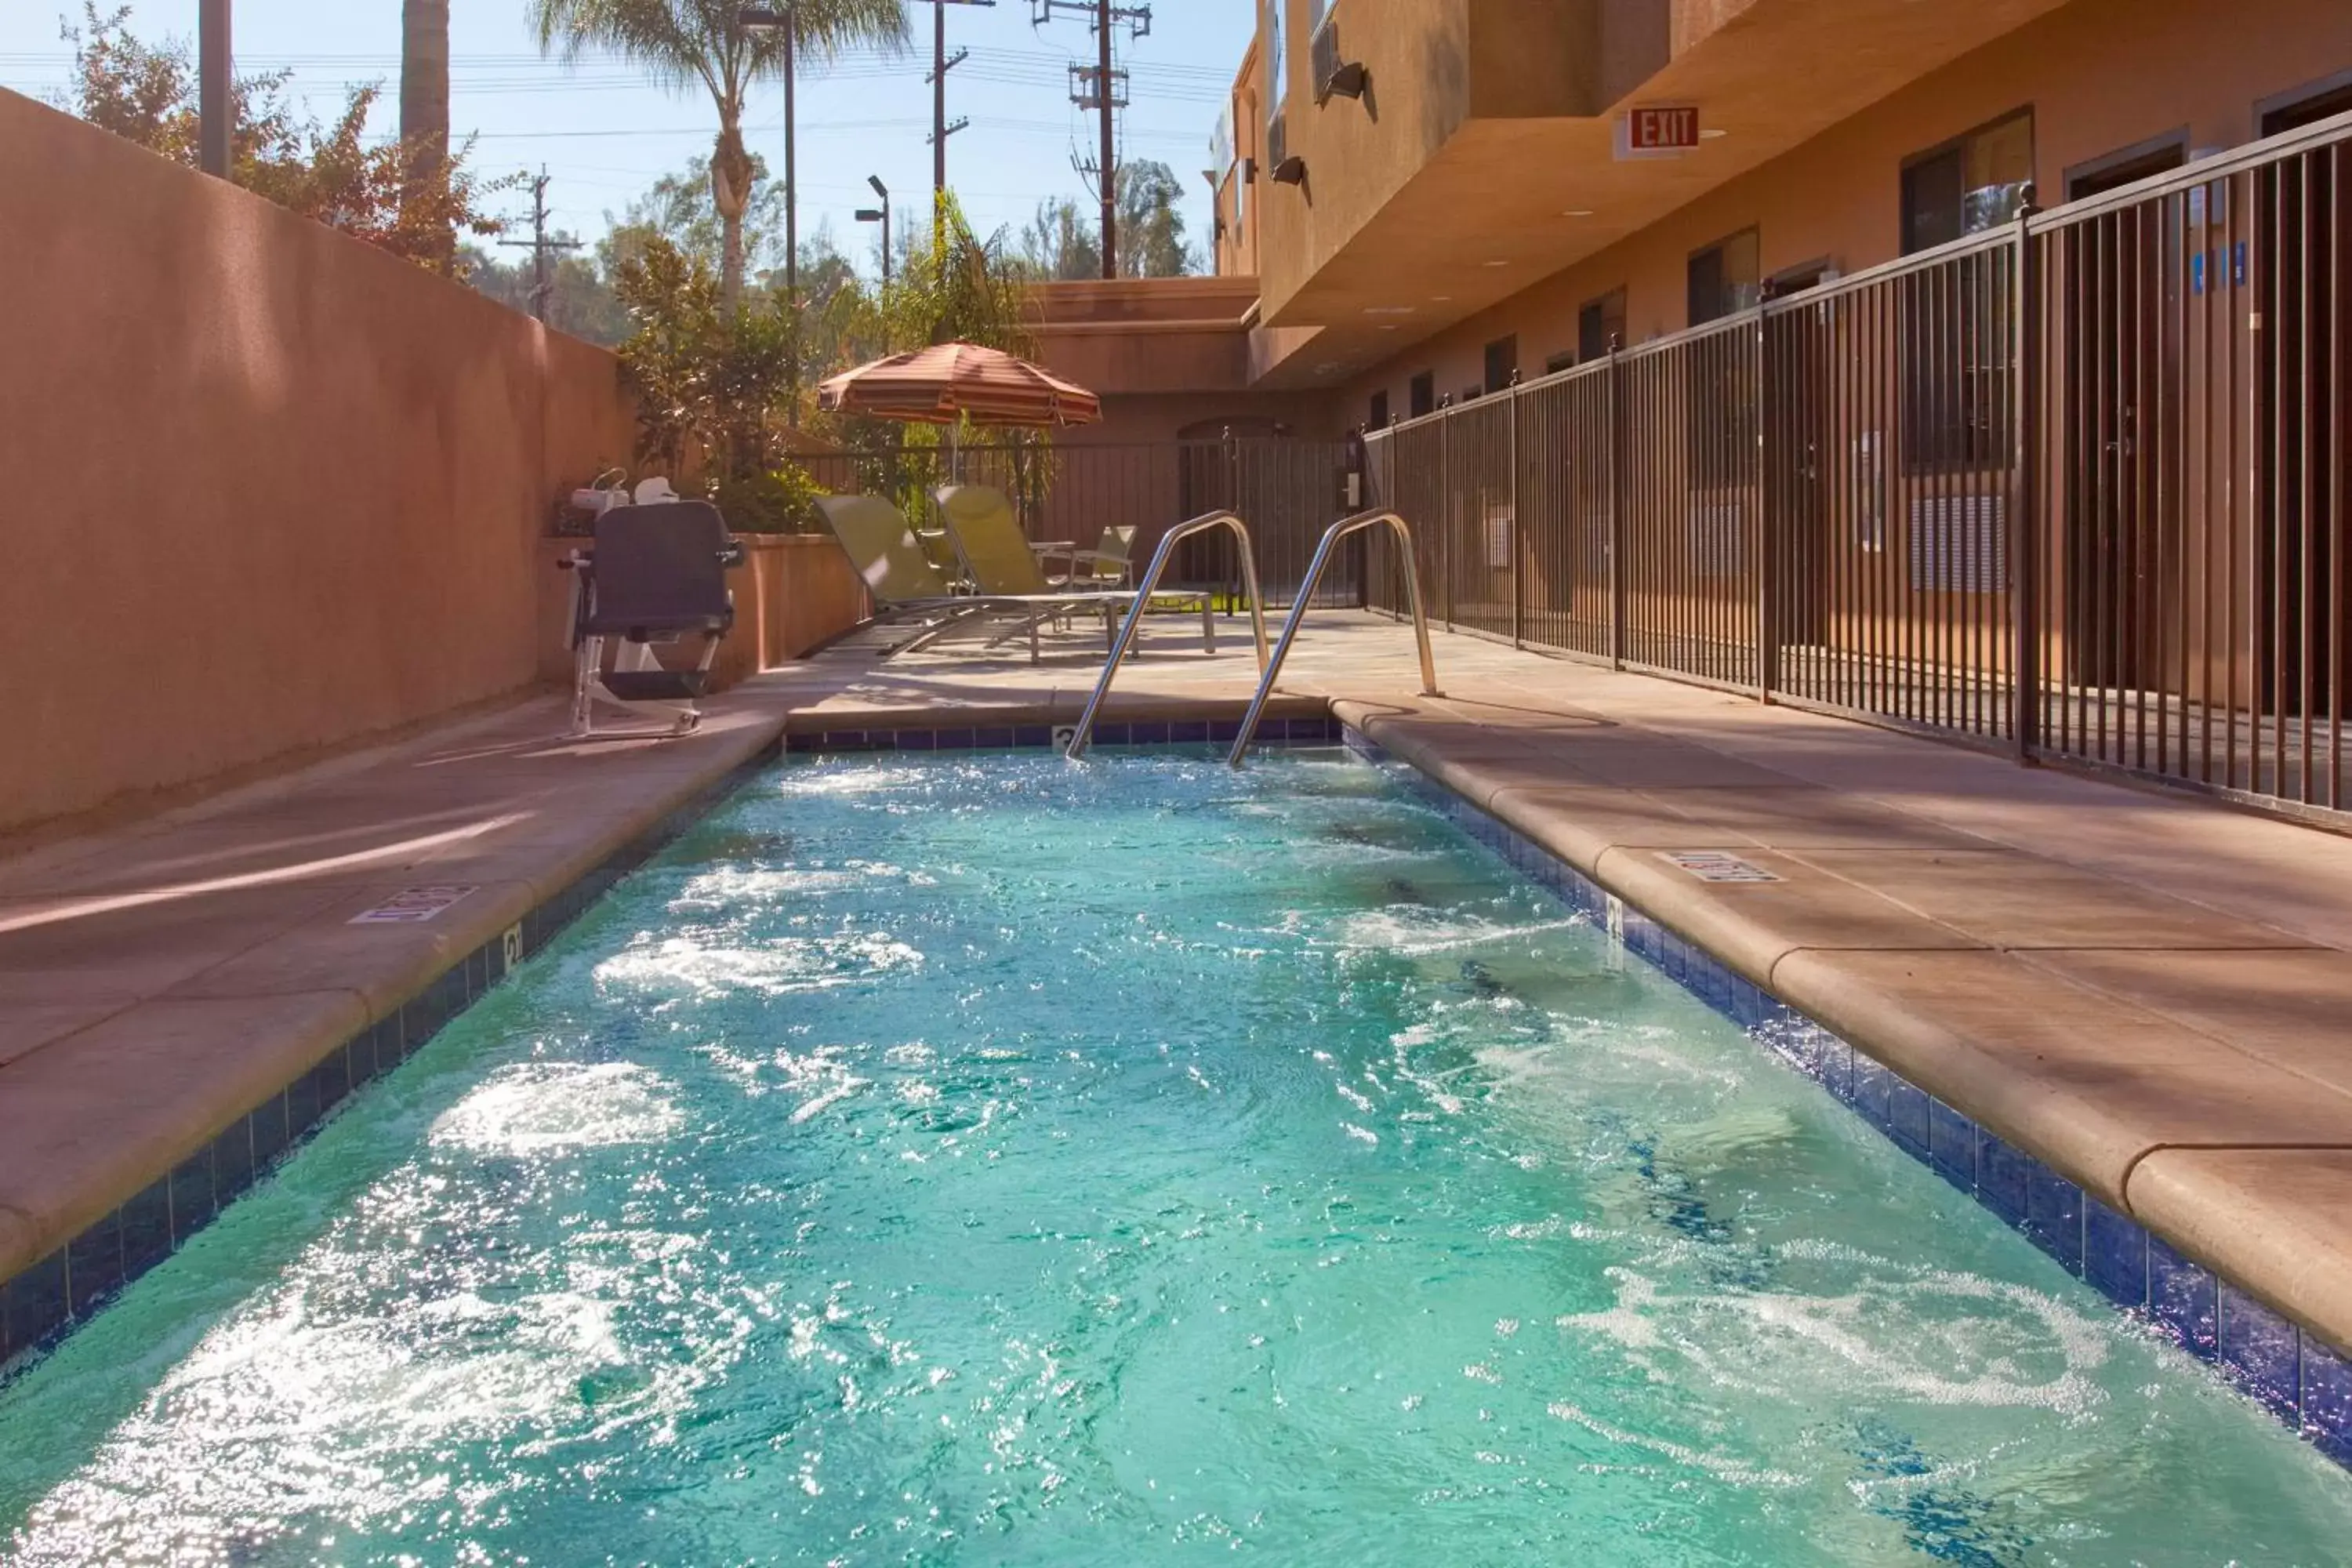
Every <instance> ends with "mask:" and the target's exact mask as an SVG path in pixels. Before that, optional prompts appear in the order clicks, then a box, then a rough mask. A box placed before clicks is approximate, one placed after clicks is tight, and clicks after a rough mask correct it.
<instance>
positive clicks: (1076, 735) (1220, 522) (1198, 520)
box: [1062, 510, 1266, 761]
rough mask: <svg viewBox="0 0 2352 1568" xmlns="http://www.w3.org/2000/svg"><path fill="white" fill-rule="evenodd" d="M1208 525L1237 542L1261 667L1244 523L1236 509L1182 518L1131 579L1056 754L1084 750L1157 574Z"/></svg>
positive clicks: (1261, 603) (1261, 616)
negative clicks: (1112, 635)
mask: <svg viewBox="0 0 2352 1568" xmlns="http://www.w3.org/2000/svg"><path fill="white" fill-rule="evenodd" d="M1213 528H1229V529H1231V530H1233V531H1234V535H1235V536H1236V537H1237V538H1238V539H1240V541H1241V557H1242V586H1243V587H1244V589H1245V590H1246V591H1247V592H1248V594H1249V612H1250V629H1251V632H1252V633H1253V635H1254V636H1255V637H1256V640H1257V667H1258V668H1259V669H1260V670H1264V669H1265V668H1266V651H1265V598H1264V596H1263V595H1260V594H1259V593H1258V591H1257V550H1256V547H1255V545H1254V544H1252V543H1251V542H1250V531H1249V524H1248V523H1246V522H1244V521H1242V518H1241V514H1240V513H1239V512H1233V511H1225V510H1217V511H1204V512H1202V514H1201V515H1200V516H1198V517H1188V518H1186V519H1185V520H1184V521H1181V522H1180V523H1178V524H1177V525H1176V526H1175V527H1173V528H1171V529H1170V530H1169V531H1167V533H1166V534H1165V535H1164V536H1162V538H1161V539H1160V548H1159V549H1158V550H1156V551H1154V552H1152V555H1151V564H1150V566H1149V567H1147V568H1146V569H1145V571H1144V574H1143V576H1142V579H1141V580H1140V581H1139V583H1138V584H1136V590H1135V603H1134V604H1132V605H1129V606H1128V611H1127V619H1126V620H1125V621H1123V622H1122V623H1120V625H1119V628H1118V637H1117V639H1116V640H1114V641H1113V642H1112V643H1111V645H1110V658H1108V659H1105V660H1104V661H1103V668H1102V675H1101V676H1100V678H1099V679H1097V680H1096V681H1095V694H1094V695H1093V696H1092V697H1090V698H1088V699H1087V710H1086V711H1085V712H1084V713H1081V714H1079V715H1078V727H1077V729H1076V731H1074V732H1073V733H1072V734H1071V736H1070V743H1069V744H1068V745H1067V746H1066V747H1064V748H1063V751H1062V754H1063V755H1064V756H1066V757H1068V758H1070V759H1071V760H1072V761H1076V759H1078V758H1079V757H1082V756H1084V755H1086V751H1087V742H1089V741H1091V740H1092V739H1094V733H1095V718H1096V716H1097V714H1099V713H1100V712H1101V711H1102V705H1103V700H1104V699H1105V698H1107V697H1108V696H1109V695H1110V683H1111V682H1112V681H1113V680H1114V679H1118V667H1119V664H1120V662H1121V661H1122V660H1124V659H1125V658H1127V651H1128V649H1129V647H1132V646H1134V643H1135V634H1136V630H1137V628H1138V627H1139V626H1141V625H1142V624H1143V612H1144V611H1145V610H1147V609H1149V608H1150V605H1151V595H1152V592H1153V590H1154V589H1156V588H1158V587H1159V586H1160V574H1161V573H1162V572H1165V571H1166V570H1167V569H1168V561H1169V558H1170V557H1171V556H1172V555H1173V554H1175V552H1176V546H1177V545H1179V544H1181V543H1182V542H1184V541H1185V540H1187V539H1190V538H1192V536H1193V535H1194V534H1196V533H1206V532H1207V531H1209V530H1211V529H1213Z"/></svg>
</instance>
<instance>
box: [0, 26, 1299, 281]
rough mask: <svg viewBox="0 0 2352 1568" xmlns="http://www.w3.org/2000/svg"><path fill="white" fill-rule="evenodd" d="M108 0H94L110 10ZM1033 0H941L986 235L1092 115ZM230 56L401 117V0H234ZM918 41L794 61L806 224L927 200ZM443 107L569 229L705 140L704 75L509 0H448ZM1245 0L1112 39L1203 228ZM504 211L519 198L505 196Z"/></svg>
mask: <svg viewBox="0 0 2352 1568" xmlns="http://www.w3.org/2000/svg"><path fill="white" fill-rule="evenodd" d="M113 3H115V0H101V5H100V9H101V10H105V9H110V8H111V5H112V4H113ZM1032 4H1033V0H998V4H997V5H995V6H994V7H993V8H990V9H983V8H982V7H979V6H976V5H951V6H950V8H949V11H948V42H949V47H950V50H953V49H954V48H956V47H959V46H962V47H970V48H971V59H970V60H969V61H967V62H966V63H965V64H963V65H961V66H960V67H958V68H956V69H955V70H954V71H952V72H950V74H949V78H948V81H949V109H948V112H949V115H950V118H953V117H954V116H957V115H968V116H970V117H971V129H970V130H968V131H965V132H961V133H960V134H958V135H957V136H955V137H954V138H953V139H952V140H950V142H949V144H948V148H949V180H950V183H951V184H953V185H954V186H955V188H956V191H957V194H958V195H960V196H961V199H962V201H963V204H964V206H965V208H966V210H967V211H968V212H969V213H970V214H971V218H972V221H973V225H974V226H975V227H977V228H979V229H980V230H981V231H982V233H983V234H984V233H986V232H988V231H989V230H990V229H992V228H994V227H995V226H998V225H1000V224H1010V225H1012V226H1014V227H1015V228H1016V229H1017V228H1018V227H1019V226H1020V225H1021V224H1022V223H1023V222H1024V221H1025V220H1026V219H1027V218H1028V217H1029V216H1031V215H1033V214H1034V212H1035V210H1036V206H1037V204H1038V202H1039V201H1040V200H1041V199H1043V198H1045V197H1046V196H1050V195H1070V196H1075V197H1078V198H1079V199H1081V200H1084V199H1085V191H1084V188H1083V186H1082V184H1080V181H1079V178H1078V176H1077V175H1076V174H1074V173H1073V172H1072V171H1071V168H1070V153H1071V150H1072V148H1073V146H1074V145H1082V146H1087V147H1091V146H1092V144H1093V136H1094V131H1093V124H1094V121H1093V120H1092V118H1091V117H1089V116H1085V115H1082V114H1081V113H1080V112H1079V110H1077V109H1076V107H1075V106H1074V105H1072V104H1071V103H1070V102H1069V101H1068V81H1067V74H1068V73H1067V67H1068V63H1069V62H1070V61H1071V60H1074V59H1078V58H1086V59H1088V60H1091V59H1092V58H1093V48H1094V41H1093V34H1092V32H1091V31H1090V30H1089V29H1088V27H1087V25H1086V23H1085V21H1083V20H1082V19H1079V18H1077V17H1065V18H1062V19H1058V20H1055V21H1054V22H1052V23H1050V24H1048V25H1046V26H1042V27H1033V26H1031V11H1032ZM235 5H236V54H237V63H238V68H239V69H240V70H241V71H242V70H262V69H276V68H280V67H290V68H292V69H293V70H294V72H295V87H296V88H297V89H298V90H299V92H301V93H302V95H303V96H304V97H305V98H306V99H307V100H308V101H309V104H310V109H311V110H312V112H314V113H315V114H316V115H318V116H319V117H320V118H321V119H324V118H327V117H329V116H330V115H331V113H332V112H333V111H334V110H336V109H337V108H339V107H340V106H341V101H342V98H343V93H344V90H345V88H346V86H347V84H349V83H352V82H358V81H371V80H381V81H383V83H384V84H385V88H386V98H387V102H386V108H385V110H383V111H380V127H381V129H383V130H384V131H386V132H389V131H390V130H392V129H393V128H394V123H395V121H396V113H394V112H392V111H391V106H392V105H393V104H394V103H395V102H396V100H397V90H396V89H397V84H398V78H399V71H400V0H235ZM909 9H910V12H911V13H912V17H913V21H914V23H915V31H916V37H917V39H918V45H917V47H916V50H915V52H914V53H913V54H912V55H910V56H908V57H907V58H901V59H878V58H870V57H866V58H848V59H845V60H843V61H842V62H840V63H839V64H838V65H837V66H835V68H833V69H831V70H830V71H829V72H826V73H824V74H823V75H817V74H814V73H812V74H809V75H804V76H803V79H802V85H801V90H800V94H799V105H800V122H801V136H800V169H799V174H800V186H801V230H802V233H803V235H807V234H810V233H813V232H814V231H815V229H816V228H817V227H818V226H820V225H821V224H824V223H826V222H827V221H829V222H830V223H831V226H832V228H833V232H834V236H835V240H836V242H837V243H839V244H840V245H841V247H842V248H843V249H845V250H846V251H848V252H849V253H850V254H851V255H853V256H855V257H856V258H859V259H860V262H861V264H862V265H866V266H867V267H868V268H870V267H871V265H872V258H871V255H870V252H871V250H872V248H873V247H872V238H871V235H870V233H868V234H866V235H861V234H860V233H859V232H858V230H859V227H860V226H859V225H857V224H856V222H855V221H854V220H853V219H852V217H851V214H852V212H853V211H854V210H855V209H856V207H857V206H858V205H861V204H866V205H870V204H871V202H872V200H873V197H872V195H871V193H870V192H869V191H868V190H867V189H866V175H867V174H879V175H880V176H881V177H882V179H883V182H884V183H885V184H887V185H888V186H889V187H890V190H891V195H892V198H893V205H916V206H918V207H919V206H920V205H921V204H923V203H924V202H927V201H928V199H929V194H928V193H929V188H930V179H931V152H930V147H929V142H928V141H927V138H928V136H929V132H930V120H931V99H930V88H929V86H928V85H927V84H926V83H925V82H924V80H923V77H924V74H925V72H926V71H927V70H928V69H929V64H930V37H931V7H930V5H928V4H923V3H920V0H918V3H916V4H914V5H911V6H910V7H909ZM450 11H451V22H450V34H451V43H450V47H451V52H452V55H453V57H454V58H453V63H452V67H451V71H450V99H451V102H450V121H451V125H452V128H453V130H454V131H455V132H457V135H458V137H459V138H460V139H462V138H463V137H464V136H466V135H467V133H469V132H478V133H479V136H480V140H479V142H478V143H477V144H476V146H475V150H474V163H475V164H476V165H477V166H478V167H479V168H480V169H482V170H484V171H485V172H499V171H509V170H518V169H529V170H531V171H534V172H535V171H537V170H538V169H539V167H540V166H541V164H544V165H546V168H547V172H548V173H549V174H551V176H553V184H551V187H550V191H549V197H550V203H551V206H552V208H553V211H554V213H555V221H556V223H557V224H558V225H559V226H562V227H565V228H569V229H572V230H573V231H575V232H577V233H580V234H583V235H584V236H590V237H593V236H594V235H597V234H599V233H601V232H603V230H604V215H605V213H606V212H608V211H611V212H615V213H617V212H618V211H619V210H620V209H621V208H622V206H623V205H625V203H626V202H627V201H628V199H629V198H630V197H631V196H632V195H635V193H637V192H639V191H641V190H643V189H644V188H645V187H646V185H647V184H651V183H652V181H653V180H654V178H655V177H656V175H658V174H662V173H664V172H666V171H668V170H671V169H675V168H677V167H678V166H679V165H681V164H682V163H685V162H686V160H687V159H688V157H690V156H692V155H693V154H694V153H698V152H707V151H708V150H709V144H710V138H711V135H712V133H713V132H714V131H715V130H716V122H715V121H714V119H713V117H712V115H711V111H710V108H709V100H708V98H707V97H703V96H699V95H698V96H692V97H688V96H684V95H673V94H670V93H667V92H665V91H662V90H660V89H656V88H652V87H648V86H646V85H645V84H644V83H643V81H642V80H641V79H639V78H638V77H637V75H636V73H635V71H634V69H633V68H630V67H629V66H627V65H626V64H625V63H623V62H619V61H614V60H603V59H590V60H583V61H582V62H581V63H580V64H579V65H578V66H577V67H572V68H566V67H564V66H563V65H562V64H560V63H557V62H555V61H551V60H545V59H542V58H540V55H539V51H538V47H537V45H536V43H535V42H534V41H533V39H532V38H531V37H530V33H529V32H528V31H527V29H526V28H525V26H524V24H523V0H452V4H451V5H450ZM1254 13H1255V0H1158V3H1157V4H1156V5H1155V6H1154V15H1153V17H1152V25H1151V33H1150V37H1145V38H1143V39H1141V40H1139V41H1138V42H1135V43H1132V44H1130V43H1129V41H1128V38H1127V34H1126V31H1125V30H1124V29H1121V31H1120V32H1119V34H1118V44H1119V49H1120V56H1121V63H1122V64H1124V65H1126V66H1128V67H1129V68H1130V69H1131V71H1132V72H1133V78H1132V80H1133V87H1132V93H1133V100H1134V101H1133V104H1132V107H1130V108H1129V110H1127V112H1126V114H1125V116H1124V120H1125V131H1124V148H1125V155H1126V156H1128V157H1130V158H1156V159H1158V160H1160V162H1162V163H1167V164H1168V165H1169V166H1170V167H1171V168H1172V169H1174V170H1175V171H1176V174H1177V176H1178V177H1179V178H1180V179H1181V180H1182V181H1183V182H1184V184H1185V189H1186V195H1187V196H1188V205H1187V208H1186V234H1187V237H1189V238H1191V239H1192V240H1193V241H1194V242H1195V243H1196V244H1198V243H1199V242H1200V241H1201V239H1202V237H1203V233H1204V223H1205V219H1206V213H1207V202H1206V195H1207V186H1206V184H1204V183H1203V182H1202V179H1201V177H1200V171H1201V170H1202V169H1203V168H1205V167H1206V166H1207V164H1208V161H1209V160H1208V143H1209V134H1210V132H1211V130H1212V129H1213V126H1214V125H1215V122H1216V119H1217V116H1218V114H1219V112H1220V110H1222V108H1223V102H1224V98H1225V92H1226V89H1227V87H1228V86H1229V85H1230V83H1231V80H1232V77H1233V71H1234V67H1235V66H1236V65H1237V64H1238V63H1239V62H1240V59H1241V55H1242V51H1243V49H1244V47H1245V46H1246V45H1247V42H1248V39H1249V35H1250V30H1251V27H1252V25H1253V24H1252V18H1253V16H1254ZM68 15H70V16H72V17H74V18H76V19H78V18H79V15H80V0H0V87H8V88H12V89H16V91H19V92H25V93H29V94H31V95H32V96H34V97H37V98H42V99H49V98H53V97H55V96H56V95H57V94H58V93H59V92H61V91H62V90H63V89H64V88H65V86H66V84H67V77H68V68H69V66H70V63H71V58H72V55H71V50H70V48H69V47H68V45H67V44H65V43H64V42H63V41H62V40H61V39H60V38H59V37H58V25H59V22H60V21H61V20H62V19H64V18H65V17H66V16H68ZM131 27H132V30H133V31H135V32H136V33H138V34H139V35H140V36H141V37H148V38H155V37H163V36H164V35H175V36H178V37H183V38H186V39H190V40H193V38H194V35H195V27H196V0H132V5H131ZM782 122H783V102H782V90H781V89H780V88H778V87H774V86H763V87H762V88H761V90H760V92H759V94H758V96H756V97H755V98H754V100H753V102H752V108H751V116H750V119H749V121H748V124H747V126H746V137H747V139H748V140H749V142H750V143H751V149H752V151H753V152H754V153H758V154H760V155H761V156H762V157H764V158H766V159H767V160H768V161H769V163H770V164H771V166H772V167H775V168H778V169H781V166H782ZM512 205H514V206H515V207H516V208H517V209H518V210H520V208H521V207H522V206H523V205H524V203H523V202H522V200H521V199H520V198H518V199H517V200H516V201H515V202H514V203H513V204H512Z"/></svg>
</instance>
